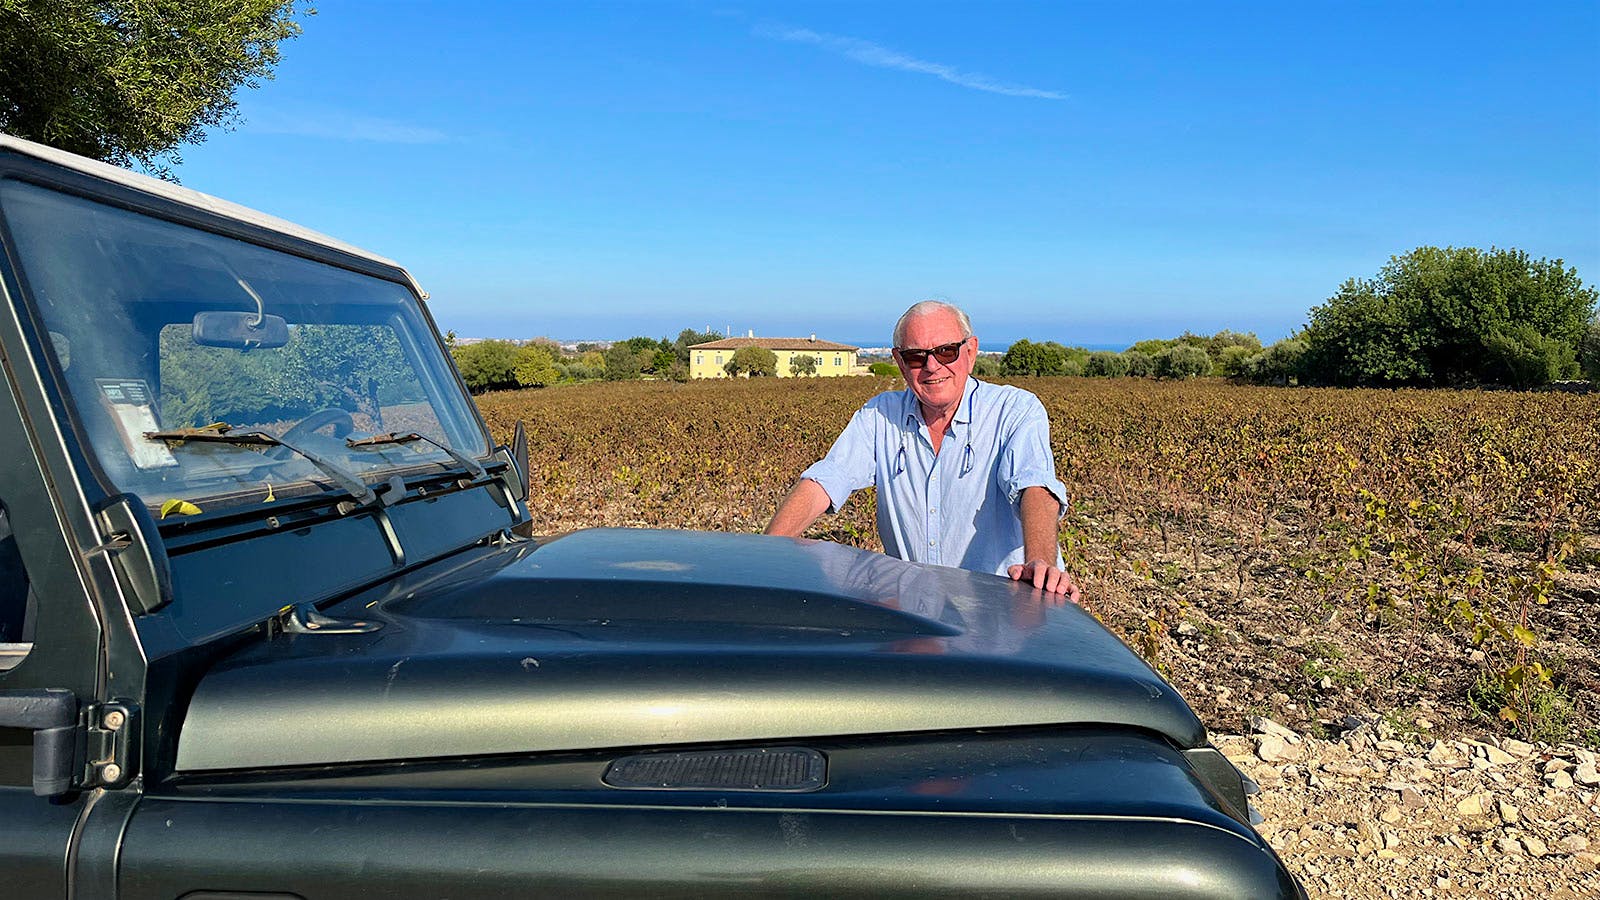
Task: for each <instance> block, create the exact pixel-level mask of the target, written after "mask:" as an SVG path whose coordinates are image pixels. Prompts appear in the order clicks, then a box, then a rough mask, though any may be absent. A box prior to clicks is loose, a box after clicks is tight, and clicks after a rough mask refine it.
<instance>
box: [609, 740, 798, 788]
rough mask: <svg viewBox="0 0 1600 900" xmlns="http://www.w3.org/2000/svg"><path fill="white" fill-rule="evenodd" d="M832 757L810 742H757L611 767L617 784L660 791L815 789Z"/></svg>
mask: <svg viewBox="0 0 1600 900" xmlns="http://www.w3.org/2000/svg"><path fill="white" fill-rule="evenodd" d="M827 769H828V766H827V760H825V759H824V758H823V756H822V754H821V753H818V752H817V751H815V750H808V749H806V748H804V747H754V748H751V749H748V750H713V751H709V752H700V753H649V754H643V755H640V756H626V757H623V758H622V759H619V760H617V761H616V762H614V763H612V764H611V766H610V767H609V768H608V769H606V775H605V779H604V781H605V783H606V784H608V785H610V786H611V787H614V788H623V789H627V790H656V791H662V790H666V791H781V792H785V793H792V792H797V791H814V790H817V789H819V788H821V787H822V785H823V784H824V783H825V782H826V780H827Z"/></svg>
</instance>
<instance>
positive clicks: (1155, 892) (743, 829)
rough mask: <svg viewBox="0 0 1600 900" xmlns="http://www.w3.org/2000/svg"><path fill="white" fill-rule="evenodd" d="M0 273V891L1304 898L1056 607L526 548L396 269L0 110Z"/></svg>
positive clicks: (601, 542)
mask: <svg viewBox="0 0 1600 900" xmlns="http://www.w3.org/2000/svg"><path fill="white" fill-rule="evenodd" d="M0 296H3V300H4V302H3V303H0V361H3V365H4V372H5V383H4V389H3V390H0V457H3V459H4V466H3V469H0V878H3V881H4V883H3V884H0V894H3V895H4V896H6V897H18V898H34V897H96V898H98V897H125V898H162V900H170V898H176V897H185V898H191V900H197V898H207V897H209V898H225V897H226V898H245V897H249V898H257V900H262V898H290V897H301V898H360V897H448V898H454V900H462V898H488V897H495V898H498V897H509V896H531V895H577V894H609V895H614V896H624V895H625V896H657V895H659V896H667V895H692V896H701V895H713V894H790V895H792V894H808V895H812V894H814V895H830V896H845V895H890V894H902V895H934V894H942V895H950V896H963V897H965V896H975V895H989V896H1008V897H1010V896H1024V895H1060V896H1074V897H1215V898H1228V900H1234V898H1244V897H1286V896H1297V895H1298V894H1299V891H1300V889H1299V887H1298V886H1297V885H1296V883H1295V882H1294V880H1293V878H1292V877H1291V876H1290V875H1289V874H1288V873H1287V872H1286V871H1285V870H1284V868H1283V866H1282V865H1281V864H1280V863H1279V861H1278V859H1277V858H1276V857H1275V856H1274V855H1273V853H1272V851H1271V850H1270V849H1269V848H1268V847H1267V845H1266V844H1265V843H1263V842H1262V840H1261V839H1260V837H1258V836H1257V835H1256V833H1255V831H1254V830H1253V829H1252V828H1251V827H1250V821H1249V815H1250V814H1249V810H1248V806H1247V804H1246V799H1245V794H1246V784H1245V782H1244V780H1243V779H1242V778H1241V776H1240V774H1239V773H1238V772H1237V770H1235V769H1234V767H1233V766H1232V765H1230V764H1229V763H1228V761H1227V760H1226V759H1225V758H1224V757H1223V756H1221V755H1220V754H1219V753H1218V752H1217V751H1216V750H1215V749H1213V748H1212V747H1211V746H1210V745H1209V744H1208V743H1207V738H1206V731H1205V729H1204V727H1203V726H1202V725H1201V723H1200V722H1199V720H1197V719H1196V718H1195V716H1194V714H1193V713H1192V712H1191V711H1190V709H1189V707H1188V706H1187V705H1185V704H1184V702H1183V700H1182V699H1181V698H1179V697H1178V695H1177V694H1176V693H1174V691H1173V690H1172V688H1171V687H1169V686H1168V685H1167V684H1166V683H1165V682H1164V681H1162V679H1161V678H1159V677H1158V676H1157V675H1156V674H1155V673H1153V672H1152V671H1151V670H1150V669H1149V668H1147V667H1146V666H1145V665H1144V664H1143V663H1142V662H1141V661H1140V660H1139V659H1138V658H1137V657H1136V656H1135V655H1134V654H1133V653H1131V652H1130V651H1129V650H1128V649H1127V648H1126V647H1125V646H1123V645H1122V644H1121V643H1120V642H1118V641H1117V640H1116V639H1115V638H1114V637H1112V636H1111V635H1110V634H1109V633H1107V632H1106V631H1105V630H1104V629H1103V628H1101V627H1100V626H1099V625H1098V624H1097V623H1096V622H1095V621H1094V620H1093V619H1092V618H1091V617H1089V616H1087V615H1085V614H1084V613H1083V612H1082V611H1080V610H1079V609H1077V608H1072V607H1068V608H1050V607H1047V606H1045V605H1044V604H1041V603H1040V602H1039V599H1038V596H1037V595H1036V594H1034V593H1032V592H1031V591H1029V590H1026V589H1024V588H1021V587H1019V586H1017V585H1014V584H1012V583H1010V582H1007V581H1005V580H1003V579H1000V578H995V577H991V576H987V575H977V574H972V573H968V572H963V571H959V570H955V569H945V568H938V567H930V566H919V565H913V564H907V563H902V562H899V561H897V560H892V559H888V558H886V557H884V556H881V555H878V554H872V553H865V552H860V551H857V550H853V549H850V548H846V547H841V546H837V545H833V544H827V543H821V542H815V541H804V540H790V539H785V538H768V537H758V536H754V535H727V534H697V533H691V532H677V531H642V530H640V531H634V530H596V531H581V532H577V533H573V534H568V535H564V536H561V537H557V538H554V539H549V540H544V539H530V538H528V537H525V536H524V535H527V534H530V533H532V532H533V531H535V530H536V525H537V523H530V522H529V521H528V515H527V511H526V506H525V504H524V502H523V501H524V499H525V493H526V488H525V483H526V479H525V475H524V472H525V467H526V461H525V450H520V449H508V448H504V447H495V446H493V445H492V443H491V441H490V439H489V437H488V435H487V433H486V431H485V428H484V425H483V422H482V421H481V420H480V419H479V417H478V415H477V413H476V411H475V410H474V408H473V405H472V403H471V401H470V399H469V398H468V396H467V393H466V391H465V390H463V387H462V384H461V382H460V380H459V378H458V377H457V375H456V373H455V371H454V369H453V368H452V367H451V365H450V362H449V357H448V356H447V354H446V353H445V349H444V347H443V346H442V344H441V341H440V339H439V336H438V333H437V331H436V330H435V328H434V326H433V323H432V321H431V320H430V318H429V315H428V313H427V311H426V309H425V308H424V306H423V303H422V298H423V294H422V293H421V291H420V290H419V289H418V288H417V286H416V285H415V284H414V283H413V281H412V279H411V278H410V276H409V275H407V273H406V272H405V270H404V269H402V268H400V267H399V266H398V265H395V264H394V263H391V262H388V261H386V260H383V259H380V258H377V257H374V256H372V255H370V254H367V253H364V252H362V251H360V250H357V249H355V248H353V247H349V246H346V245H344V244H341V243H339V242H337V241H333V240H331V239H329V238H326V237H323V236H321V235H317V234H314V233H312V232H309V231H306V230H305V229H301V228H298V227H296V226H293V225H290V224H288V223H286V222H280V221H277V220H274V219H271V218H268V217H266V216H263V215H260V214H258V213H254V212H251V211H249V210H245V209H242V208H239V207H235V206H232V205H230V204H227V203H223V202H221V201H218V200H215V199H213V198H209V197H205V196H203V195H200V194H196V193H194V192H191V191H187V190H184V189H181V188H177V187H174V186H172V185H168V184H163V183H159V182H155V181H152V180H149V179H145V178H142V177H139V176H136V175H131V174H128V173H126V172H123V171H121V170H118V169H115V168H112V167H109V166H104V165H101V164H99V163H94V162H90V161H87V160H83V159H79V158H76V157H73V156H70V155H68V154H63V153H59V152H55V151H51V150H48V149H46V148H43V147H40V146H37V145H34V144H29V143H26V142H23V141H18V140H14V139H11V138H6V137H3V136H0ZM515 443H516V444H518V445H522V442H521V441H517V442H515ZM523 446H525V445H523Z"/></svg>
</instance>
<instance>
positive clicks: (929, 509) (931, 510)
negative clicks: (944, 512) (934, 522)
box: [928, 506, 939, 512]
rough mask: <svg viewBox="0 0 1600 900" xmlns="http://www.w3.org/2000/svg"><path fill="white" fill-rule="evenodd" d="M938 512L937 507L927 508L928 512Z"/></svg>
mask: <svg viewBox="0 0 1600 900" xmlns="http://www.w3.org/2000/svg"><path fill="white" fill-rule="evenodd" d="M938 511H939V507H937V506H930V507H928V512H938Z"/></svg>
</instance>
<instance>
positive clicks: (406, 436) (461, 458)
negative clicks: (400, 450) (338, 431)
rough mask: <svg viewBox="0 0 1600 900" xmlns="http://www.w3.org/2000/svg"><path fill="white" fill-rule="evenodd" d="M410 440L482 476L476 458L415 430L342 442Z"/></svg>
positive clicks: (370, 443) (361, 444)
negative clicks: (440, 452) (436, 449)
mask: <svg viewBox="0 0 1600 900" xmlns="http://www.w3.org/2000/svg"><path fill="white" fill-rule="evenodd" d="M412 441H422V442H423V443H424V444H431V445H433V446H434V447H437V448H439V450H441V451H443V452H444V453H445V455H447V456H449V457H450V458H451V459H453V460H455V462H456V464H457V465H459V466H461V467H463V468H465V469H466V470H467V471H468V472H470V473H471V474H472V477H473V478H482V477H483V464H482V463H480V462H478V461H477V460H475V459H473V458H472V457H470V456H468V455H466V454H465V453H462V452H461V451H459V450H456V449H454V448H453V447H447V446H445V445H444V444H441V443H439V442H438V441H436V440H434V439H433V438H429V437H423V436H422V435H420V434H417V433H416V432H415V431H407V432H398V431H391V432H388V433H387V434H375V435H373V436H372V437H365V438H345V441H344V443H345V446H346V447H352V448H361V447H378V446H382V445H385V444H409V443H411V442H412Z"/></svg>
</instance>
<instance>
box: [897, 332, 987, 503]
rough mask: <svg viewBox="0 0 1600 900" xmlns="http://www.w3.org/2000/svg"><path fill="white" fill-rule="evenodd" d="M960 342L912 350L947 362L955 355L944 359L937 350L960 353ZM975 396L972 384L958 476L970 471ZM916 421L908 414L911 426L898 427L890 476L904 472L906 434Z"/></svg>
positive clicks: (908, 421)
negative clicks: (897, 444)
mask: <svg viewBox="0 0 1600 900" xmlns="http://www.w3.org/2000/svg"><path fill="white" fill-rule="evenodd" d="M961 343H962V342H961V341H957V342H956V343H954V344H945V345H944V346H942V347H934V348H932V349H930V350H918V351H914V352H917V353H922V354H924V356H926V354H929V353H932V354H934V359H937V360H939V361H940V362H943V363H949V362H954V361H955V356H951V357H950V359H948V360H946V359H944V358H943V357H941V356H939V352H940V351H942V350H944V349H946V348H949V347H955V348H956V350H955V352H956V353H960V352H961ZM901 352H902V353H906V352H913V351H901ZM923 361H924V362H926V361H927V360H926V359H924V360H923ZM907 365H910V363H909V362H908V363H907ZM977 396H978V386H977V385H976V384H974V385H973V386H972V391H971V393H969V394H967V445H966V446H965V447H963V448H962V450H961V472H960V474H959V475H957V476H956V477H958V478H959V477H961V476H964V475H966V474H967V473H968V472H971V471H972V404H973V402H974V401H975V400H976V399H977ZM916 421H917V419H916V417H915V416H911V415H908V416H906V424H908V425H910V426H912V427H911V428H902V429H900V450H899V451H898V452H897V453H895V455H894V472H893V473H891V474H890V476H889V477H890V478H895V477H898V476H899V475H900V473H901V472H904V471H905V470H906V436H907V435H908V434H910V433H911V432H912V431H914V430H915V428H916ZM935 464H937V460H936V461H935Z"/></svg>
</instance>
